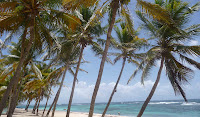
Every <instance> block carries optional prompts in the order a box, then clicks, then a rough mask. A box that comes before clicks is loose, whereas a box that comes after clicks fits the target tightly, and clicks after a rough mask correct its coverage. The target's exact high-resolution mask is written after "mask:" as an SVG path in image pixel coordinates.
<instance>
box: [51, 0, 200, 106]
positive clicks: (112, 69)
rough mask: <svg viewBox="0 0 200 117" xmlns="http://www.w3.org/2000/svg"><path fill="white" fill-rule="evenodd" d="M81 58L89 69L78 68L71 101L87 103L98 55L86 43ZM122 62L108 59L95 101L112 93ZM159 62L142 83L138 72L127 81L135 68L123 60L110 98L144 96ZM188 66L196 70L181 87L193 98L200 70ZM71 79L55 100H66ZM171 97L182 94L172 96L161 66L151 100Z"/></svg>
mask: <svg viewBox="0 0 200 117" xmlns="http://www.w3.org/2000/svg"><path fill="white" fill-rule="evenodd" d="M151 1H152V0H151ZM185 1H187V0H185ZM197 1H199V0H190V1H189V3H190V4H191V5H194V4H195V3H196V2H197ZM187 2H188V1H187ZM135 4H136V1H133V2H131V4H130V5H129V8H130V11H131V12H132V14H131V15H132V16H133V19H134V24H135V28H137V27H138V26H139V24H140V23H141V21H139V19H138V18H137V16H136V15H135V13H134V9H135ZM199 16H200V12H197V13H195V14H194V15H193V16H192V17H191V22H190V24H189V25H192V24H198V23H199ZM147 35H148V32H142V34H141V35H140V37H144V38H145V37H146V38H147V37H148V36H147ZM113 36H114V37H115V34H114V33H113ZM188 44H189V45H197V44H200V42H199V37H195V40H192V41H190V42H188ZM110 51H112V50H110ZM84 58H85V59H86V60H87V61H90V63H88V64H84V65H82V66H81V68H83V69H85V70H86V71H88V72H89V73H83V72H82V73H81V72H79V75H78V79H79V83H78V84H77V87H76V89H75V95H74V101H73V102H74V103H90V100H91V97H92V93H93V90H94V84H95V83H96V79H97V75H98V70H99V66H100V59H99V58H98V57H94V53H93V52H92V51H91V50H90V47H87V48H86V49H85V51H84ZM194 59H195V60H197V61H198V62H200V59H199V58H194ZM121 64H122V60H121V61H119V62H118V63H116V64H115V65H111V64H108V63H106V64H105V67H104V72H103V76H102V81H101V86H100V88H99V92H98V95H97V99H96V102H107V101H108V98H109V96H110V94H111V91H112V89H113V87H114V84H115V82H116V80H117V77H118V75H119V72H120V69H121ZM158 66H159V61H158V65H157V67H155V68H154V69H152V71H151V74H150V76H149V77H148V79H147V80H146V82H145V85H144V86H143V85H141V83H140V74H138V75H137V76H136V77H135V79H133V80H132V81H131V83H130V84H129V85H127V84H126V83H127V81H128V79H129V77H130V76H131V74H132V73H133V71H134V70H135V67H134V66H133V65H132V64H128V63H126V66H125V68H124V72H123V75H122V78H121V81H120V84H119V86H118V89H117V92H116V93H115V95H114V98H113V101H115V102H122V101H143V100H145V99H146V97H147V96H148V94H149V92H150V89H151V88H152V85H153V83H154V81H155V79H156V76H157V72H158ZM191 68H192V69H193V70H194V71H195V74H194V78H193V79H191V80H190V84H186V85H185V86H184V89H185V91H186V95H187V98H188V99H194V98H195V99H200V93H199V92H200V79H199V76H200V73H199V71H198V70H197V69H196V68H194V67H191ZM72 80H73V77H72V76H71V75H67V76H66V79H65V87H64V88H63V89H62V93H61V96H60V99H59V101H58V104H62V103H68V100H69V95H70V90H71V84H72ZM54 91H55V92H56V91H57V90H55V89H54ZM172 99H182V97H181V96H180V95H177V96H175V94H174V91H173V89H172V87H171V85H170V83H169V80H168V79H167V77H166V75H165V70H163V72H162V76H161V80H160V83H159V86H158V87H157V90H156V92H155V94H154V96H153V98H152V100H172ZM51 100H52V99H51Z"/></svg>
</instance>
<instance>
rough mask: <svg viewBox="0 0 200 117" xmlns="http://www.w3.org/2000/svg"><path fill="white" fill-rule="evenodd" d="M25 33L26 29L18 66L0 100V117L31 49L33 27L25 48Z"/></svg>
mask: <svg viewBox="0 0 200 117" xmlns="http://www.w3.org/2000/svg"><path fill="white" fill-rule="evenodd" d="M26 31H27V29H25V31H24V32H25V34H24V35H23V38H22V47H21V56H20V61H19V64H18V66H17V68H16V70H15V74H14V76H13V77H12V79H11V80H10V83H9V84H8V86H7V89H6V91H5V93H4V95H3V97H2V99H1V102H0V116H1V114H2V112H3V109H4V108H5V107H6V102H7V100H8V97H9V93H10V91H11V89H12V88H13V86H14V85H15V84H17V83H18V81H19V78H20V72H21V68H22V66H23V63H24V61H25V59H26V56H27V55H28V53H29V51H30V49H31V47H32V42H33V40H34V25H32V26H31V27H30V32H31V37H30V40H29V43H28V45H27V46H26V48H25V44H24V43H25V39H26Z"/></svg>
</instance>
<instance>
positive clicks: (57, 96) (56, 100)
mask: <svg viewBox="0 0 200 117" xmlns="http://www.w3.org/2000/svg"><path fill="white" fill-rule="evenodd" d="M67 69H68V65H67V67H66V68H65V73H64V74H63V77H62V81H61V84H60V87H59V89H58V92H57V94H56V97H55V102H54V108H53V111H52V115H51V117H54V113H55V110H56V104H57V102H58V98H59V96H60V92H61V89H62V86H63V83H64V80H65V75H66V72H67Z"/></svg>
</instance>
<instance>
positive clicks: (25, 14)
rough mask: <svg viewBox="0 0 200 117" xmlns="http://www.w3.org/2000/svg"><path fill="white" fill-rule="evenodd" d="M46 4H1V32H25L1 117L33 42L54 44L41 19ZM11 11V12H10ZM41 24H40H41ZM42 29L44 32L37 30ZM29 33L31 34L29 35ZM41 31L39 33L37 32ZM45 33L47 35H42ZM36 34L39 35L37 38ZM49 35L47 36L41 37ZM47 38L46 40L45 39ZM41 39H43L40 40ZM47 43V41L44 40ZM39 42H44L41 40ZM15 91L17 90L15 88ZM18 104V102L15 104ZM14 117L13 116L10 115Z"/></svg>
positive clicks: (19, 2)
mask: <svg viewBox="0 0 200 117" xmlns="http://www.w3.org/2000/svg"><path fill="white" fill-rule="evenodd" d="M45 3H46V2H43V3H41V2H39V1H37V0H33V1H28V0H25V1H18V2H16V1H11V2H1V3H0V6H1V12H2V14H4V15H1V20H0V32H1V33H3V32H4V31H10V32H11V34H14V33H16V32H19V31H20V30H21V29H23V30H24V32H23V34H22V47H21V55H20V61H19V64H18V67H17V69H16V72H15V74H14V76H13V78H12V79H11V81H10V83H9V85H8V87H7V90H6V91H5V93H4V96H3V98H2V99H1V102H0V115H1V113H2V111H3V108H4V107H5V106H6V102H7V99H8V97H9V93H10V91H11V89H12V88H13V86H15V85H16V84H17V83H18V81H19V76H20V72H21V67H22V65H23V63H24V61H25V59H26V55H28V53H29V51H30V49H31V47H32V44H33V42H35V41H36V40H35V39H36V38H37V37H39V38H40V37H44V38H43V39H47V38H48V39H47V40H48V41H47V42H48V43H52V41H51V38H50V36H49V35H48V33H47V32H46V31H47V30H46V29H44V25H43V24H42V22H40V21H42V20H41V19H40V15H41V11H43V10H41V8H42V7H43V6H44V4H45ZM8 9H9V10H8ZM33 9H34V10H33ZM39 22H40V23H39ZM36 29H42V30H36ZM28 31H29V33H28ZM37 31H39V32H40V33H39V32H37ZM41 32H45V33H41ZM35 34H38V35H37V36H36V35H35ZM41 34H47V35H41ZM28 35H30V39H26V38H27V36H28ZM45 37H46V38H45ZM40 39H41V38H40ZM44 41H45V40H44ZM39 42H42V40H40V41H39ZM14 89H16V88H15V87H14ZM15 103H16V102H15ZM8 116H12V115H8Z"/></svg>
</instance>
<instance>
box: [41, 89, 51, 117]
mask: <svg viewBox="0 0 200 117" xmlns="http://www.w3.org/2000/svg"><path fill="white" fill-rule="evenodd" d="M50 94H51V89H50V90H49V94H48V97H47V101H46V104H45V107H44V110H43V113H42V117H43V116H44V112H45V110H46V108H47V104H48V101H49V98H50Z"/></svg>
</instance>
